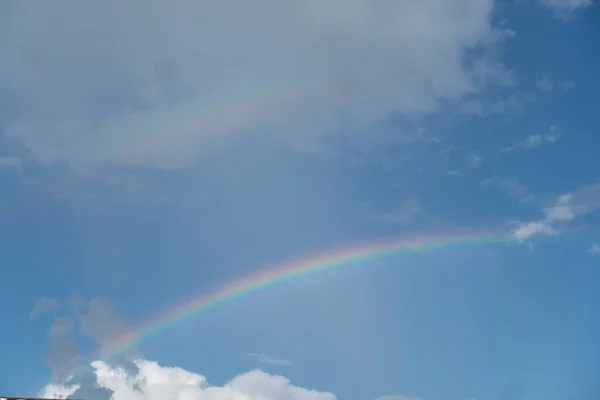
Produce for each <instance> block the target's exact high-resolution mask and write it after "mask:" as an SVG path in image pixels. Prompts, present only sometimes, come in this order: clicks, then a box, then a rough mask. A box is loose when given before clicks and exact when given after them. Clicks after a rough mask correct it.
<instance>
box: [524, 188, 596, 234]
mask: <svg viewBox="0 0 600 400" xmlns="http://www.w3.org/2000/svg"><path fill="white" fill-rule="evenodd" d="M598 209H600V182H599V183H594V184H591V185H587V186H582V187H580V188H578V189H576V190H574V191H572V192H570V193H566V194H563V195H560V196H558V197H557V198H555V199H554V200H553V201H552V202H551V203H550V204H549V205H547V206H546V207H544V208H542V210H541V211H542V213H543V214H544V215H545V218H544V219H542V220H540V221H534V222H526V223H520V224H519V226H518V227H517V228H516V229H515V230H513V236H514V237H515V239H517V240H519V241H523V240H526V239H528V238H530V237H532V236H534V235H539V234H545V235H551V234H554V233H556V232H557V228H556V225H559V224H564V223H567V222H569V221H571V220H573V219H574V218H577V217H581V216H583V215H586V214H589V213H591V212H594V211H596V210H598Z"/></svg>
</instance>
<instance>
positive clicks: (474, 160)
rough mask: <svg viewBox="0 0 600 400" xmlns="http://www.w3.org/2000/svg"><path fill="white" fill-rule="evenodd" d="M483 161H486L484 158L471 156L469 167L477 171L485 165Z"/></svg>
mask: <svg viewBox="0 0 600 400" xmlns="http://www.w3.org/2000/svg"><path fill="white" fill-rule="evenodd" d="M483 161H484V158H483V157H479V156H471V159H470V162H469V166H470V167H471V169H477V168H479V167H481V164H482V163H483Z"/></svg>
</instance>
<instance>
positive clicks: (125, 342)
mask: <svg viewBox="0 0 600 400" xmlns="http://www.w3.org/2000/svg"><path fill="white" fill-rule="evenodd" d="M510 241H513V239H511V237H510V236H509V235H507V234H506V233H505V232H503V233H502V234H498V233H489V232H481V231H477V232H473V231H471V232H456V231H454V232H451V233H446V234H441V235H440V234H438V235H437V236H431V235H430V236H424V237H421V238H415V239H400V240H397V239H396V240H388V241H383V242H375V243H366V244H365V243H363V244H358V245H352V246H347V247H342V248H337V249H335V250H333V251H328V252H325V253H319V254H317V255H312V256H309V257H306V258H301V259H298V260H295V261H291V262H287V263H283V264H280V265H277V266H275V267H271V268H266V269H261V270H259V272H258V273H256V274H254V275H250V276H247V277H245V278H241V279H239V280H236V281H234V282H230V283H228V284H226V285H224V286H222V287H220V288H219V289H217V290H215V291H213V292H209V293H203V294H201V295H200V296H198V297H193V298H191V299H189V300H188V301H185V302H183V303H182V304H180V305H179V306H177V307H174V308H170V309H168V310H167V311H166V312H164V313H163V314H160V315H159V316H158V317H156V318H153V319H151V320H150V321H148V322H147V323H146V324H144V325H143V326H141V327H140V328H139V329H137V330H135V331H132V332H129V333H128V334H125V335H123V336H121V337H120V338H119V339H118V340H117V341H116V343H115V344H114V345H113V347H112V348H111V349H110V350H109V351H108V352H106V353H105V354H103V357H102V359H104V360H107V361H109V360H111V359H113V358H115V357H117V356H119V355H121V354H123V353H124V352H126V351H127V350H129V349H131V348H132V347H133V346H135V345H136V344H137V343H139V342H140V341H143V340H144V339H147V338H148V337H151V336H154V335H156V334H157V333H159V332H161V331H163V330H165V329H168V328H169V327H171V326H173V325H176V324H178V323H181V322H183V321H185V320H188V319H190V318H192V317H194V316H197V315H199V314H202V313H204V312H206V311H208V310H211V309H214V308H215V307H218V306H220V305H223V304H226V303H229V302H232V301H235V300H238V299H241V298H244V297H246V296H248V295H250V294H252V293H256V292H259V291H261V290H263V289H267V288H270V287H274V286H278V285H281V284H284V283H286V282H290V281H295V280H298V279H301V278H303V277H307V276H310V275H314V274H318V273H320V272H325V271H329V270H335V269H341V268H346V267H351V266H357V265H361V266H362V265H364V266H369V265H373V264H372V262H373V261H377V260H381V259H385V258H392V257H397V256H401V255H406V254H412V253H421V252H431V251H435V250H440V249H449V248H473V247H481V246H490V245H493V244H501V243H508V242H510Z"/></svg>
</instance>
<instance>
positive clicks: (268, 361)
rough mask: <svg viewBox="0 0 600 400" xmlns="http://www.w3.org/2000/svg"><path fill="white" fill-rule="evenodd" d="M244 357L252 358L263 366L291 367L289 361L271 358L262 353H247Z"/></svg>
mask: <svg viewBox="0 0 600 400" xmlns="http://www.w3.org/2000/svg"><path fill="white" fill-rule="evenodd" d="M246 355H247V356H250V357H254V358H256V359H257V360H258V362H261V363H264V364H271V365H279V366H284V365H292V362H291V361H290V360H285V359H283V358H275V357H271V356H268V355H266V354H264V353H248V354H246Z"/></svg>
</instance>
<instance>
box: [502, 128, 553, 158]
mask: <svg viewBox="0 0 600 400" xmlns="http://www.w3.org/2000/svg"><path fill="white" fill-rule="evenodd" d="M559 139H560V130H559V128H558V126H557V125H550V127H549V128H548V133H545V134H535V135H529V136H527V137H525V138H524V139H521V140H517V141H516V142H515V143H514V144H513V145H512V146H509V147H506V148H504V149H503V150H502V152H503V153H508V152H510V151H513V150H514V149H515V148H519V147H521V148H526V149H534V148H536V147H540V146H542V145H544V144H553V143H556V142H558V140H559Z"/></svg>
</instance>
